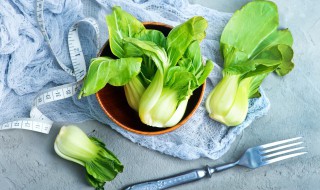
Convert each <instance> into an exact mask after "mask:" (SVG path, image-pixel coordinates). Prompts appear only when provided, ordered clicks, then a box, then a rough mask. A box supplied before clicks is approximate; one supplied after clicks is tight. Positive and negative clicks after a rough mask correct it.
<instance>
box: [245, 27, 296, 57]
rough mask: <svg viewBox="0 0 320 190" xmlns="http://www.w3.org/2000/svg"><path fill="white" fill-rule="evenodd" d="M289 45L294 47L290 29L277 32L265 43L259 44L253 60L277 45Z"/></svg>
mask: <svg viewBox="0 0 320 190" xmlns="http://www.w3.org/2000/svg"><path fill="white" fill-rule="evenodd" d="M279 44H283V45H288V46H290V47H291V46H292V44H293V38H292V34H291V32H290V31H289V30H288V29H285V30H275V31H274V32H273V33H271V34H270V35H269V36H268V37H267V38H266V39H265V40H264V41H263V42H261V43H260V44H259V46H258V47H257V48H256V49H255V51H254V53H253V55H252V58H251V59H254V58H255V56H257V55H259V53H261V52H263V50H265V49H268V48H270V47H272V46H275V45H279Z"/></svg>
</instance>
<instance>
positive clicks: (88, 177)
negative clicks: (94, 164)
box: [86, 172, 106, 190]
mask: <svg viewBox="0 0 320 190" xmlns="http://www.w3.org/2000/svg"><path fill="white" fill-rule="evenodd" d="M86 180H87V181H88V183H89V184H90V185H91V186H92V187H94V188H95V189H96V190H104V187H103V186H104V185H105V184H106V182H105V181H99V180H97V179H95V178H94V177H93V176H92V175H90V174H89V173H88V172H86Z"/></svg>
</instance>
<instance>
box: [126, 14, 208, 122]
mask: <svg viewBox="0 0 320 190" xmlns="http://www.w3.org/2000/svg"><path fill="white" fill-rule="evenodd" d="M206 27H207V22H206V20H205V19H204V18H202V17H193V18H191V19H190V20H188V21H187V22H185V23H183V24H181V25H179V26H177V27H175V28H174V29H173V30H172V31H171V32H170V33H169V35H168V37H167V41H166V47H165V48H163V47H160V46H158V45H157V44H155V43H154V42H151V41H142V40H139V39H134V38H125V39H124V41H125V42H126V43H127V45H125V49H126V51H130V52H131V51H133V49H136V52H135V53H136V54H137V55H139V54H140V55H144V56H147V57H149V58H151V59H152V60H153V62H154V64H155V65H156V66H157V69H158V70H157V72H156V73H155V75H154V77H153V79H152V80H151V83H150V84H149V86H148V87H147V88H146V90H145V92H144V93H143V94H142V97H141V99H140V104H139V116H140V119H141V121H142V122H143V123H145V124H147V125H150V126H154V127H171V126H173V125H175V124H177V123H178V122H179V121H180V120H181V118H182V117H183V115H184V113H185V110H186V106H187V103H188V100H189V97H190V95H191V94H192V92H193V91H194V90H195V89H196V88H198V87H199V86H200V85H202V84H203V83H204V81H205V79H206V77H207V76H208V75H209V73H210V72H211V70H212V68H213V63H212V62H211V61H207V63H206V65H205V66H204V65H203V63H202V57H201V52H200V46H199V42H200V41H201V40H202V39H203V38H204V37H205V29H206Z"/></svg>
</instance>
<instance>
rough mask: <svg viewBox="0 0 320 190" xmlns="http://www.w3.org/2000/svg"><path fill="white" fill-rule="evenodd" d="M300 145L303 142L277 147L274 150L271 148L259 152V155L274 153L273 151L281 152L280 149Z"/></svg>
mask: <svg viewBox="0 0 320 190" xmlns="http://www.w3.org/2000/svg"><path fill="white" fill-rule="evenodd" d="M302 143H303V142H297V143H292V144H286V145H283V146H279V147H276V148H271V149H267V150H261V151H260V153H261V154H266V153H269V152H274V151H277V150H281V149H285V148H289V147H292V146H296V145H299V144H302Z"/></svg>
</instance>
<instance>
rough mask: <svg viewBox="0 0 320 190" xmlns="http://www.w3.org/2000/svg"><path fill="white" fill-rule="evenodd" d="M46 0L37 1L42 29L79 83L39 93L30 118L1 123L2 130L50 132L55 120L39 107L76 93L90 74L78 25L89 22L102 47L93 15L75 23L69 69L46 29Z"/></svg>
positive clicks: (70, 43)
mask: <svg viewBox="0 0 320 190" xmlns="http://www.w3.org/2000/svg"><path fill="white" fill-rule="evenodd" d="M43 5H44V0H37V2H36V16H37V21H38V24H39V27H40V30H41V33H42V35H43V37H44V39H45V41H46V42H47V44H48V46H49V48H50V50H51V52H52V53H53V55H54V57H55V59H56V60H57V62H58V64H59V65H60V67H61V68H62V69H63V70H64V71H65V72H67V73H68V74H69V75H72V76H74V77H75V78H76V82H74V83H70V84H65V85H61V86H57V87H54V88H50V89H48V90H45V91H43V92H42V93H41V94H39V95H37V96H36V98H35V99H34V101H33V105H32V108H31V111H30V118H21V119H15V120H11V121H8V122H6V123H3V124H1V125H0V129H1V130H6V129H26V130H31V131H36V132H40V133H45V134H48V133H49V132H50V129H51V127H52V124H53V121H52V120H50V119H49V118H48V117H46V116H45V115H44V114H43V113H41V111H40V110H39V109H38V106H41V105H43V104H47V103H50V102H54V101H58V100H62V99H66V98H69V97H72V96H74V95H75V94H76V93H77V91H78V89H79V87H80V85H81V83H82V79H83V78H84V76H85V75H86V63H85V58H84V55H83V52H82V48H81V44H80V40H79V33H78V26H79V24H82V23H88V24H89V25H90V26H91V27H92V28H93V29H94V30H95V32H96V38H97V39H96V45H97V47H98V48H97V49H99V47H100V46H99V26H98V24H97V22H96V21H95V20H94V19H93V18H85V19H82V20H80V21H78V22H76V23H75V24H73V25H72V26H71V28H70V29H69V33H68V47H69V54H70V58H71V62H72V66H73V70H72V69H70V68H68V67H67V66H66V65H64V64H63V63H62V61H60V60H59V59H58V56H57V55H56V54H55V52H54V51H53V49H52V46H51V42H50V39H49V36H48V33H47V31H46V28H45V23H44V13H43V10H44V6H43Z"/></svg>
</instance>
